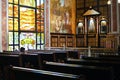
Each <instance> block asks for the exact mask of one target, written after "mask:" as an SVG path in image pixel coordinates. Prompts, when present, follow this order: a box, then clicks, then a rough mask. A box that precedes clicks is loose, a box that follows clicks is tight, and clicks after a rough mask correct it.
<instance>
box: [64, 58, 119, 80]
mask: <svg viewBox="0 0 120 80" xmlns="http://www.w3.org/2000/svg"><path fill="white" fill-rule="evenodd" d="M66 63H69V64H78V65H90V66H102V67H112V69H113V75H114V80H120V76H119V74H120V62H117V61H99V60H84V59H68V60H67V61H66Z"/></svg>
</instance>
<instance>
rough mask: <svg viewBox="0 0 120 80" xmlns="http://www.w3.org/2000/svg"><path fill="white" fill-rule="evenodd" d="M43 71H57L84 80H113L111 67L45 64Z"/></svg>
mask: <svg viewBox="0 0 120 80" xmlns="http://www.w3.org/2000/svg"><path fill="white" fill-rule="evenodd" d="M44 70H49V71H57V72H63V73H70V74H76V75H80V74H83V75H85V76H86V80H113V71H112V68H111V67H107V68H106V67H97V66H85V65H77V64H67V63H57V62H46V63H45V64H44Z"/></svg>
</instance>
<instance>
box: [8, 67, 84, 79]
mask: <svg viewBox="0 0 120 80" xmlns="http://www.w3.org/2000/svg"><path fill="white" fill-rule="evenodd" d="M9 71H10V74H11V75H10V80H85V76H83V75H74V74H66V73H60V72H53V71H46V70H38V69H31V68H23V67H16V66H12V67H11V68H10V70H9Z"/></svg>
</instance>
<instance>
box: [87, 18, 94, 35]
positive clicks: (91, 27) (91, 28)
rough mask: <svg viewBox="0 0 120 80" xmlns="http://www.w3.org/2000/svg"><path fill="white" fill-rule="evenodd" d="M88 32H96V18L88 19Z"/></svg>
mask: <svg viewBox="0 0 120 80" xmlns="http://www.w3.org/2000/svg"><path fill="white" fill-rule="evenodd" d="M88 32H89V33H95V20H94V18H92V17H91V18H90V19H89V21H88Z"/></svg>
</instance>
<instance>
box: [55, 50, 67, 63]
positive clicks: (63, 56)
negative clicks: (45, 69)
mask: <svg viewBox="0 0 120 80" xmlns="http://www.w3.org/2000/svg"><path fill="white" fill-rule="evenodd" d="M53 55H54V61H55V62H61V63H63V62H65V61H66V60H67V51H54V52H53Z"/></svg>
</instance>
